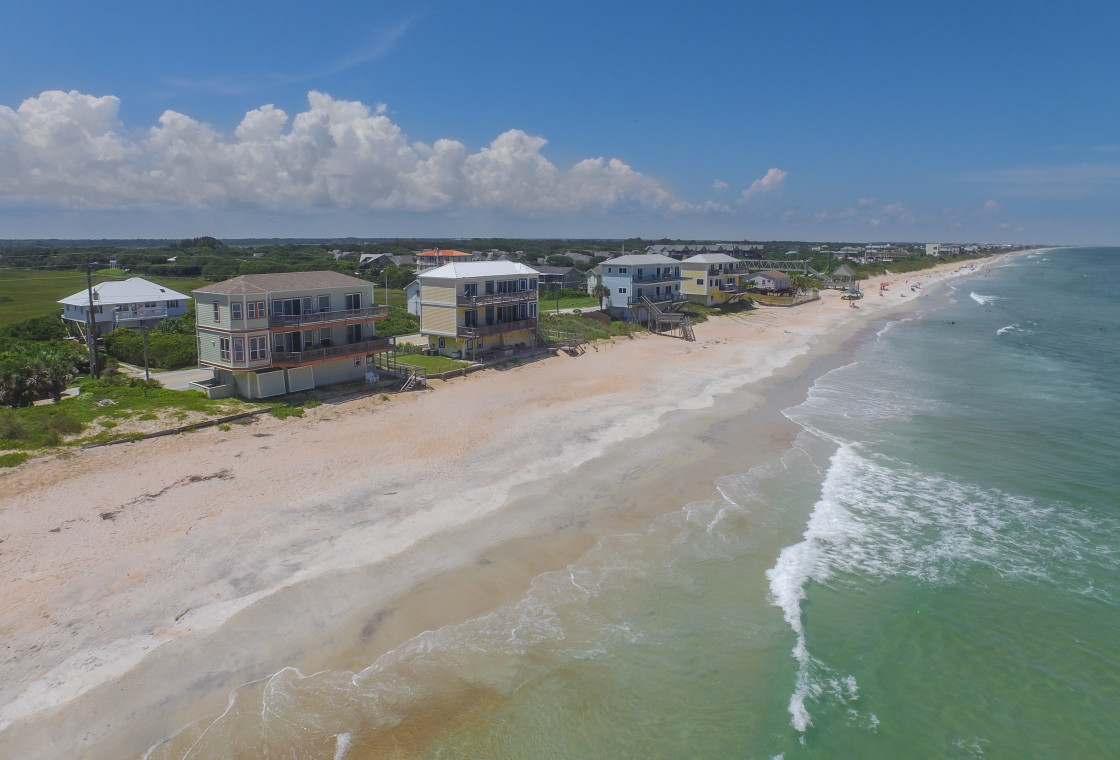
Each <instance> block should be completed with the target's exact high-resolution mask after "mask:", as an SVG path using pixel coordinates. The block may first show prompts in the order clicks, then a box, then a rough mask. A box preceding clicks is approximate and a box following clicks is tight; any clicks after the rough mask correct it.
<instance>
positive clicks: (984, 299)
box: [968, 291, 999, 306]
mask: <svg viewBox="0 0 1120 760" xmlns="http://www.w3.org/2000/svg"><path fill="white" fill-rule="evenodd" d="M968 295H969V296H971V297H972V300H973V301H975V302H976V303H978V304H980V305H981V306H986V305H987V304H990V303H992V302H993V301H998V300H999V298H998V297H997V296H985V295H982V294H980V293H977V292H975V291H973V292H971V293H969V294H968Z"/></svg>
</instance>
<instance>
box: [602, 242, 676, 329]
mask: <svg viewBox="0 0 1120 760" xmlns="http://www.w3.org/2000/svg"><path fill="white" fill-rule="evenodd" d="M602 267H603V269H602V278H601V281H602V284H603V285H604V286H605V287H606V288H607V289H608V290H610V292H611V294H610V296H609V297H608V298H607V300H606V303H607V311H608V312H610V314H611V316H612V317H616V318H619V317H622V316H624V315H626V316H628V317H630V318H633V319H638V320H639V321H642V322H644V321H645V320H646V319H647V318H648V314H647V313H646V309H645V308H643V305H642V304H643V303H644V302H643V300H642V299H643V298H648V299H649V300H650V301H652V302H653V303H654V304H655V305H656V306H657V307H658V308H660V309H666V308H668V309H671V308H673V307H674V306H675V305H676V304H678V303H680V302H683V301H684V295H683V294H682V293H681V263H680V262H679V261H677V260H676V259H671V258H669V257H668V256H662V255H661V254H657V253H636V254H628V255H626V256H619V257H618V258H614V259H609V260H608V261H604V262H603V263H602Z"/></svg>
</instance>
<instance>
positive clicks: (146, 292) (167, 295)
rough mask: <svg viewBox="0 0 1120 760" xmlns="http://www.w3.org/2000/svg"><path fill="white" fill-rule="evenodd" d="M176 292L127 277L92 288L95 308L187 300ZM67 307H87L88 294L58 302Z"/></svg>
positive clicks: (186, 297)
mask: <svg viewBox="0 0 1120 760" xmlns="http://www.w3.org/2000/svg"><path fill="white" fill-rule="evenodd" d="M189 298H190V296H186V295H183V294H182V293H180V292H178V291H177V290H172V289H171V288H165V287H163V286H162V285H157V284H156V283H154V282H151V281H149V280H145V279H144V278H143V277H129V278H128V279H127V280H108V281H106V282H102V283H98V284H97V285H94V286H93V303H94V305H95V306H104V305H106V304H114V305H115V304H124V303H137V302H139V301H179V300H184V299H189ZM58 302H59V303H61V304H66V305H67V306H89V292H88V291H85V290H81V291H79V292H77V293H75V294H74V295H72V296H67V297H66V298H63V299H60V300H59V301H58Z"/></svg>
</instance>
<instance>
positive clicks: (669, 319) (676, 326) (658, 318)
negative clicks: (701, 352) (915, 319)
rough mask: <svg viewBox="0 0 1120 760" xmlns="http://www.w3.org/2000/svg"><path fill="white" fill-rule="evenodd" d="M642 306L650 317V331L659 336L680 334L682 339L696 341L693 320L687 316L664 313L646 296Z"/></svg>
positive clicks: (672, 312)
mask: <svg viewBox="0 0 1120 760" xmlns="http://www.w3.org/2000/svg"><path fill="white" fill-rule="evenodd" d="M641 304H642V306H643V307H644V308H645V310H646V313H647V314H648V315H649V322H648V325H649V329H650V331H652V332H655V333H657V334H658V335H662V334H668V335H674V334H678V333H679V335H680V337H682V338H684V339H685V340H687V341H694V340H696V334H695V333H693V332H692V320H691V319H689V318H688V315H687V314H678V313H677V312H674V311H662V310H661V309H660V308H658V306H657V304H655V303H654V302H653V301H651V300H649V298H647V297H646V296H642V300H641Z"/></svg>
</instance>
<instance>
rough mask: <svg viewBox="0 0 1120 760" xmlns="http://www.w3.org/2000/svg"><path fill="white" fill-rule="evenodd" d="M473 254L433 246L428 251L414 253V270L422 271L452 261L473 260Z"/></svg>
mask: <svg viewBox="0 0 1120 760" xmlns="http://www.w3.org/2000/svg"><path fill="white" fill-rule="evenodd" d="M473 260H474V254H472V253H466V252H465V251H454V250H451V249H440V248H433V249H432V250H430V251H421V252H420V253H418V254H416V271H417V272H423V271H426V270H428V269H435V268H436V267H441V266H443V265H444V264H450V263H451V262H453V261H459V262H463V261H473Z"/></svg>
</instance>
